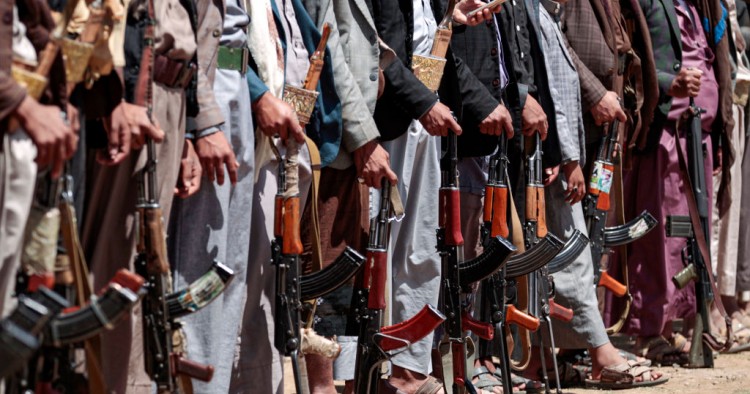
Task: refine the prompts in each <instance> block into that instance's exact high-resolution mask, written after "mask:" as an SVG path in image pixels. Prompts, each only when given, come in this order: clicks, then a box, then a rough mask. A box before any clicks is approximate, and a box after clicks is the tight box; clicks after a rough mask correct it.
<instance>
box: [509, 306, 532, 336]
mask: <svg viewBox="0 0 750 394" xmlns="http://www.w3.org/2000/svg"><path fill="white" fill-rule="evenodd" d="M505 321H506V322H507V323H510V324H515V325H517V326H521V327H523V328H525V329H527V330H529V331H532V332H535V331H536V330H538V329H539V319H537V318H536V317H534V316H531V315H529V314H527V313H524V312H521V311H520V310H518V308H516V306H515V305H512V304H511V305H508V306H506V307H505Z"/></svg>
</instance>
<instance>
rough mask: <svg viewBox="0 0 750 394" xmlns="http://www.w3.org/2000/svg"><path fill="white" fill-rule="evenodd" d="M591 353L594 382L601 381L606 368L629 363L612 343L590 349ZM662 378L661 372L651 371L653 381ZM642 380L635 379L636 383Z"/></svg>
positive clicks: (641, 378)
mask: <svg viewBox="0 0 750 394" xmlns="http://www.w3.org/2000/svg"><path fill="white" fill-rule="evenodd" d="M589 353H590V354H591V362H592V370H591V378H592V379H593V380H599V379H600V378H601V374H602V369H604V368H605V367H614V366H616V365H621V364H626V363H627V362H628V360H626V359H625V358H624V357H622V355H620V352H619V351H618V350H617V348H615V347H614V346H613V345H612V343H610V342H607V343H606V344H604V345H602V346H599V347H597V348H592V349H589ZM662 376H663V374H662V373H661V372H657V371H654V370H652V371H651V379H652V380H658V379H659V378H661V377H662ZM642 380H643V376H642V375H640V376H637V377H636V378H635V381H636V382H640V381H642Z"/></svg>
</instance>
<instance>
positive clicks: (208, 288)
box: [167, 260, 234, 320]
mask: <svg viewBox="0 0 750 394" xmlns="http://www.w3.org/2000/svg"><path fill="white" fill-rule="evenodd" d="M232 278H234V271H233V270H232V269H231V268H229V267H227V266H226V265H224V264H222V263H220V262H219V261H216V260H214V262H213V264H212V265H211V268H210V269H209V270H208V271H207V272H206V273H205V274H203V275H202V276H201V277H200V278H198V279H196V280H195V281H194V282H193V283H191V284H189V285H188V287H186V288H184V289H182V290H179V291H176V292H174V293H172V294H170V295H168V296H167V310H168V311H169V319H172V320H174V319H178V318H180V317H183V316H186V315H189V314H191V313H193V312H196V311H199V310H200V309H202V308H204V307H205V306H206V305H208V304H210V303H211V302H212V301H213V300H215V299H216V298H218V297H219V295H221V293H223V292H224V290H225V289H226V287H227V286H228V285H229V282H231V281H232Z"/></svg>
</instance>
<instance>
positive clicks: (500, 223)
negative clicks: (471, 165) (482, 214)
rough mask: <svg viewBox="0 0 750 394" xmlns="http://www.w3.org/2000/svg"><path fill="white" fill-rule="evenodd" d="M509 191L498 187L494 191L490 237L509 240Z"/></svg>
mask: <svg viewBox="0 0 750 394" xmlns="http://www.w3.org/2000/svg"><path fill="white" fill-rule="evenodd" d="M507 213H508V189H507V188H505V187H498V188H496V190H495V191H494V195H493V198H492V231H491V232H490V235H492V236H493V237H497V236H498V235H499V236H501V237H503V238H508V236H509V235H510V230H509V229H508V218H507Z"/></svg>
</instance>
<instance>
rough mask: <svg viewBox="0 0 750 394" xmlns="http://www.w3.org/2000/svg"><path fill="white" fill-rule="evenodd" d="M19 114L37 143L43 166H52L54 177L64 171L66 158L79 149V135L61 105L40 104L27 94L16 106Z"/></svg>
mask: <svg viewBox="0 0 750 394" xmlns="http://www.w3.org/2000/svg"><path fill="white" fill-rule="evenodd" d="M15 116H16V118H17V119H18V122H19V123H20V124H21V127H22V128H23V129H24V131H26V134H28V135H29V137H30V138H31V140H32V141H34V144H36V149H37V155H36V162H37V164H39V166H41V167H46V166H48V165H49V166H51V167H52V171H51V175H52V177H53V178H57V177H59V176H60V175H62V171H63V167H64V165H65V162H66V161H67V160H69V159H70V158H71V157H73V154H74V153H75V152H76V148H77V146H78V135H76V133H74V132H73V129H72V128H71V127H70V126H68V125H67V124H66V123H65V121H64V120H63V118H62V116H61V113H60V108H58V107H56V106H54V105H42V104H39V103H38V102H37V101H36V100H34V99H33V98H31V97H29V96H26V98H25V99H24V100H23V101H22V102H21V104H20V105H19V106H18V108H16V111H15Z"/></svg>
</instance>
